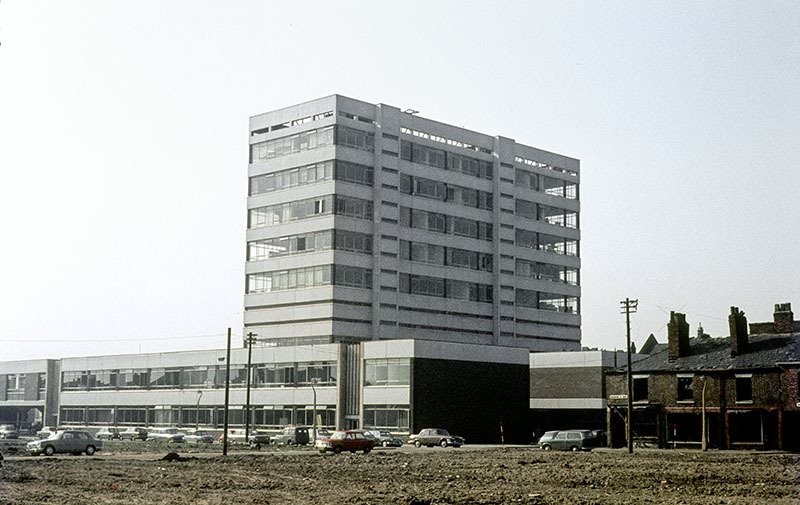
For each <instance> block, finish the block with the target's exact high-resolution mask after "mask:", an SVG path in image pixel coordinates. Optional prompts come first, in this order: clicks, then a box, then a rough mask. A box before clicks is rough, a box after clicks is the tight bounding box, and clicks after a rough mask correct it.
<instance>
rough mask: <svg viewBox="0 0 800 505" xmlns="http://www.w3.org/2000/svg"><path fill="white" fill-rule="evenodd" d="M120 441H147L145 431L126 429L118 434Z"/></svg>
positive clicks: (142, 429)
mask: <svg viewBox="0 0 800 505" xmlns="http://www.w3.org/2000/svg"><path fill="white" fill-rule="evenodd" d="M119 439H120V440H147V430H146V429H144V428H128V429H126V430H125V431H120V432H119Z"/></svg>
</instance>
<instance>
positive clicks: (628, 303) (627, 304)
mask: <svg viewBox="0 0 800 505" xmlns="http://www.w3.org/2000/svg"><path fill="white" fill-rule="evenodd" d="M619 303H620V305H622V312H623V313H624V314H625V327H626V328H627V338H628V345H627V347H626V348H625V349H626V355H627V356H628V373H627V374H626V375H627V379H628V422H627V423H625V437H626V438H627V439H628V453H629V454H633V374H632V372H631V312H634V313H635V312H636V308H637V307H638V306H639V300H631V299H630V298H626V299H625V300H624V301H621V302H619Z"/></svg>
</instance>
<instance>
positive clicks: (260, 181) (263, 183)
mask: <svg viewBox="0 0 800 505" xmlns="http://www.w3.org/2000/svg"><path fill="white" fill-rule="evenodd" d="M337 178H338V177H337ZM331 179H333V161H323V162H322V163H315V164H313V165H305V166H302V167H298V168H291V169H289V170H281V171H280V172H273V173H271V174H264V175H256V176H254V177H251V178H250V196H255V195H261V194H264V193H270V192H272V191H279V190H282V189H289V188H293V187H296V186H305V185H308V184H315V183H317V182H322V181H329V180H331ZM353 182H355V181H353ZM370 184H371V182H370Z"/></svg>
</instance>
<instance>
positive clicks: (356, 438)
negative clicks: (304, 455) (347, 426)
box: [314, 430, 375, 454]
mask: <svg viewBox="0 0 800 505" xmlns="http://www.w3.org/2000/svg"><path fill="white" fill-rule="evenodd" d="M374 446H375V441H374V440H373V439H372V438H369V437H367V436H366V434H364V432H363V431H360V430H347V431H334V432H333V434H331V436H330V437H329V438H321V439H319V440H317V441H316V442H315V443H314V447H316V449H317V450H318V451H319V452H322V453H325V452H332V453H334V454H339V453H340V452H343V451H350V452H356V451H363V452H364V454H369V453H370V451H372V448H373V447H374Z"/></svg>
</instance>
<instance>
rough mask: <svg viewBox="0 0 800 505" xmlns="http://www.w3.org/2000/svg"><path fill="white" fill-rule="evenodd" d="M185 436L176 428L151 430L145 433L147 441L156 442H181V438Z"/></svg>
mask: <svg viewBox="0 0 800 505" xmlns="http://www.w3.org/2000/svg"><path fill="white" fill-rule="evenodd" d="M184 436H186V435H185V434H184V433H181V432H180V431H179V430H178V428H152V429H151V430H150V431H149V432H148V433H147V440H155V441H158V442H171V443H179V442H183V437H184Z"/></svg>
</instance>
